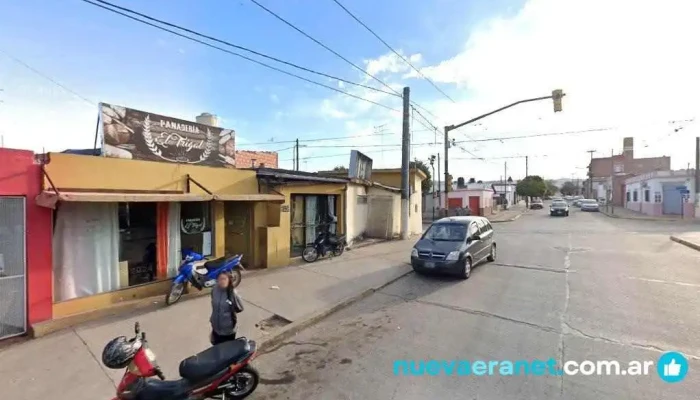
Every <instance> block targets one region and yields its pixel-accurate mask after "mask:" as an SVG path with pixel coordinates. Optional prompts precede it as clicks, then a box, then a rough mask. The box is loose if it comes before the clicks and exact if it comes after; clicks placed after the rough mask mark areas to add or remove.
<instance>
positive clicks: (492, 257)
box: [486, 244, 496, 262]
mask: <svg viewBox="0 0 700 400" xmlns="http://www.w3.org/2000/svg"><path fill="white" fill-rule="evenodd" d="M486 259H487V260H489V261H491V262H493V261H496V245H495V244H492V245H491V254H489V256H488V257H486Z"/></svg>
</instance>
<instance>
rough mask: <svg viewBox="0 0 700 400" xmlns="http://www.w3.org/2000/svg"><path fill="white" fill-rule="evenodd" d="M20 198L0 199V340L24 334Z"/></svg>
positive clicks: (23, 229) (23, 232) (22, 211)
mask: <svg viewBox="0 0 700 400" xmlns="http://www.w3.org/2000/svg"><path fill="white" fill-rule="evenodd" d="M25 221H26V219H25V200H24V197H0V339H4V338H8V337H11V336H17V335H22V334H24V333H25V332H26V331H27V291H26V281H27V280H26V274H27V264H26V250H25V249H26V246H25V238H26V226H25Z"/></svg>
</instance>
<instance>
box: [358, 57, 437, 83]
mask: <svg viewBox="0 0 700 400" xmlns="http://www.w3.org/2000/svg"><path fill="white" fill-rule="evenodd" d="M397 52H398V53H399V54H401V56H403V57H404V58H406V59H408V60H409V61H410V62H411V64H413V65H414V66H415V67H418V65H416V64H420V62H421V60H422V59H423V57H422V56H421V54H419V53H416V54H411V55H409V56H406V55H405V54H404V52H403V51H401V50H397ZM364 62H365V65H366V67H365V71H367V72H368V73H369V74H370V75H374V76H377V75H380V74H384V73H391V74H398V73H402V72H408V70H409V69H410V68H411V67H410V66H409V65H408V64H406V62H404V61H403V60H402V59H401V58H400V57H399V56H397V55H396V54H394V53H393V52H390V53H387V54H384V55H382V56H380V57H379V58H376V59H373V60H365V61H364ZM367 79H372V78H370V77H367Z"/></svg>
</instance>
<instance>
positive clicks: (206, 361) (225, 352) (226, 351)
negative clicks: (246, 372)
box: [180, 338, 250, 382]
mask: <svg viewBox="0 0 700 400" xmlns="http://www.w3.org/2000/svg"><path fill="white" fill-rule="evenodd" d="M249 352H250V345H249V344H248V340H246V339H243V338H241V339H236V340H232V341H229V342H224V343H221V344H217V345H216V346H212V347H210V348H208V349H206V350H204V351H203V352H201V353H199V354H196V355H194V356H191V357H188V358H186V359H184V360H182V362H181V363H180V376H181V377H183V378H185V379H187V380H188V381H190V382H200V381H203V380H205V379H207V378H209V377H211V376H212V375H215V374H216V373H218V372H220V371H222V370H224V369H226V368H228V367H229V366H230V365H232V364H235V363H236V362H238V361H240V360H241V359H243V357H245V356H246V355H247V354H248V353H249Z"/></svg>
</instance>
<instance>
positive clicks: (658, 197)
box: [654, 192, 661, 203]
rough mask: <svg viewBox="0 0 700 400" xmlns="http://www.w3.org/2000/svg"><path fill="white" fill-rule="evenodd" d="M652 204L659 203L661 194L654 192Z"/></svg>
mask: <svg viewBox="0 0 700 400" xmlns="http://www.w3.org/2000/svg"><path fill="white" fill-rule="evenodd" d="M654 203H661V192H654Z"/></svg>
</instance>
